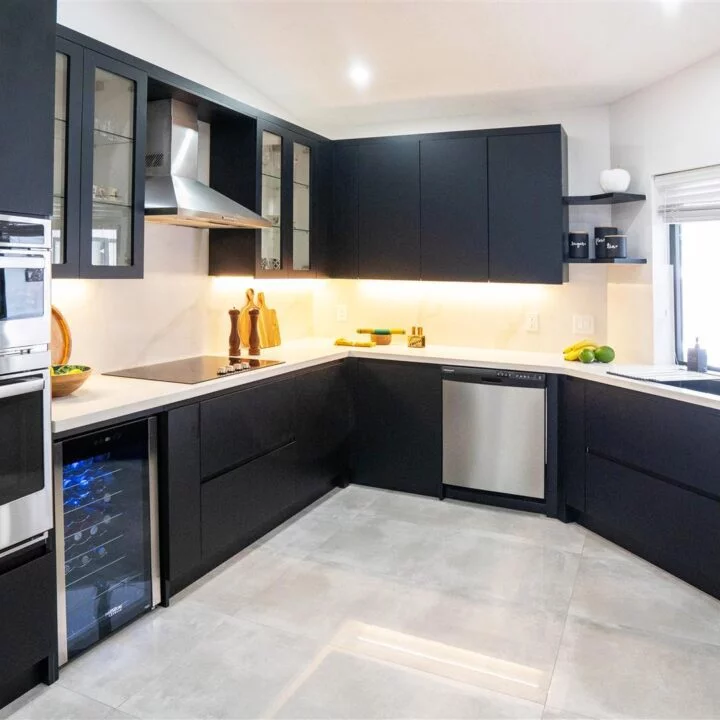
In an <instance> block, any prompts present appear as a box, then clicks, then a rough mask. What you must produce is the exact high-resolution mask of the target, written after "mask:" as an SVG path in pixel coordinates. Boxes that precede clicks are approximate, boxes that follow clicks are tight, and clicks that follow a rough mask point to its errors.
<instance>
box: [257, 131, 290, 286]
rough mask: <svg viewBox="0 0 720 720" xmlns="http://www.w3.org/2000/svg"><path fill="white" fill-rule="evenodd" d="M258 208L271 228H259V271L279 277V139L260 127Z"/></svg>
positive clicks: (280, 186)
mask: <svg viewBox="0 0 720 720" xmlns="http://www.w3.org/2000/svg"><path fill="white" fill-rule="evenodd" d="M260 143H261V149H262V159H261V166H260V167H261V169H260V207H261V214H262V216H263V217H264V218H266V219H267V220H269V221H270V222H271V223H272V227H269V228H263V229H262V230H261V231H260V267H259V268H258V270H259V271H261V272H262V274H263V275H265V274H267V275H268V277H272V276H273V275H275V276H280V275H282V274H283V272H284V270H285V265H284V262H283V241H282V240H283V239H282V235H283V222H282V220H283V214H282V211H283V202H282V200H283V187H282V185H283V165H284V164H285V163H284V162H283V148H284V143H283V138H282V136H280V135H279V134H276V133H273V132H270V131H269V130H261V132H260Z"/></svg>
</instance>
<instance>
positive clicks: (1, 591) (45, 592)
mask: <svg viewBox="0 0 720 720" xmlns="http://www.w3.org/2000/svg"><path fill="white" fill-rule="evenodd" d="M0 608H2V612H0V708H2V707H3V706H4V705H7V704H8V703H9V702H12V701H13V700H15V699H16V698H18V697H19V696H20V695H22V694H23V693H25V692H27V691H28V690H30V689H31V688H32V687H33V686H35V685H36V684H37V683H39V682H45V683H48V684H49V683H52V682H55V680H57V672H58V670H57V668H58V665H57V662H58V661H57V592H56V567H55V553H54V552H51V551H50V549H49V547H47V546H45V545H42V546H38V547H36V548H32V549H28V550H25V551H19V552H18V553H15V554H13V555H9V556H6V557H4V558H0Z"/></svg>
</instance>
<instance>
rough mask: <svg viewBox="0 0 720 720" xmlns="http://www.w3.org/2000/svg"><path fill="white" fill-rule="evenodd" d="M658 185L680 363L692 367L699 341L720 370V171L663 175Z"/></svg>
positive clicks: (693, 171) (702, 170)
mask: <svg viewBox="0 0 720 720" xmlns="http://www.w3.org/2000/svg"><path fill="white" fill-rule="evenodd" d="M656 186H657V188H658V191H659V193H660V214H661V216H662V217H663V220H664V221H665V222H666V223H667V224H668V226H669V236H670V253H671V260H672V263H673V266H674V271H675V346H676V353H677V358H678V360H679V361H680V362H686V360H687V349H688V347H691V346H692V345H694V344H695V339H696V338H699V339H700V344H701V345H702V347H704V348H706V349H707V351H708V363H709V364H710V365H711V366H714V367H715V368H718V369H720V311H719V309H718V301H717V297H718V290H719V289H720V166H715V167H709V168H702V169H699V170H689V171H687V172H682V173H672V174H670V175H661V176H659V177H657V178H656Z"/></svg>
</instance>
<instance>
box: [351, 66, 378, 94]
mask: <svg viewBox="0 0 720 720" xmlns="http://www.w3.org/2000/svg"><path fill="white" fill-rule="evenodd" d="M348 77H349V78H350V80H351V82H352V84H353V85H355V87H358V88H366V87H367V86H368V85H369V84H370V80H371V79H372V73H371V72H370V68H368V66H367V65H363V63H359V62H356V63H353V64H352V65H351V66H350V69H349V70H348Z"/></svg>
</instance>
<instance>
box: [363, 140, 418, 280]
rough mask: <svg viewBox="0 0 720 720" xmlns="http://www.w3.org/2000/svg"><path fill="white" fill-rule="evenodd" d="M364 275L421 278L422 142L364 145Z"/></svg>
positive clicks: (395, 278)
mask: <svg viewBox="0 0 720 720" xmlns="http://www.w3.org/2000/svg"><path fill="white" fill-rule="evenodd" d="M358 178H359V180H358V183H359V184H358V187H359V237H360V241H359V253H358V262H359V276H360V277H361V278H381V279H382V278H386V279H393V280H419V279H420V143H419V141H418V140H404V139H403V140H397V141H390V142H384V143H378V144H369V145H361V146H360V147H359V149H358Z"/></svg>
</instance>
